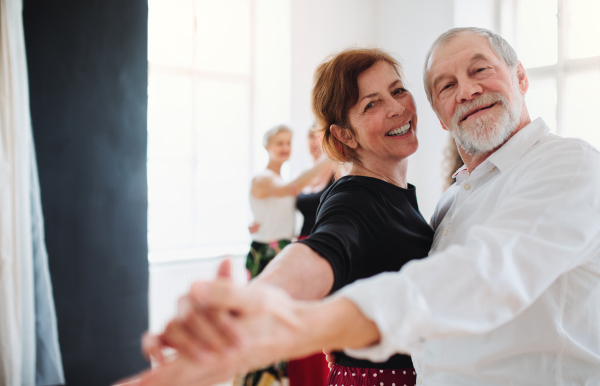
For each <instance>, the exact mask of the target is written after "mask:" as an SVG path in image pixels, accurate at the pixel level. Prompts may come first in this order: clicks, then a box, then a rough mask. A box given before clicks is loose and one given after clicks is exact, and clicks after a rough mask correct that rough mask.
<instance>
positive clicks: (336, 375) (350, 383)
mask: <svg viewBox="0 0 600 386" xmlns="http://www.w3.org/2000/svg"><path fill="white" fill-rule="evenodd" d="M416 384H417V374H416V372H415V369H413V368H412V367H411V368H408V369H365V368H361V367H346V366H341V365H338V364H335V365H333V368H332V369H331V371H330V372H329V378H327V386H415V385H416Z"/></svg>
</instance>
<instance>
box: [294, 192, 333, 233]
mask: <svg viewBox="0 0 600 386" xmlns="http://www.w3.org/2000/svg"><path fill="white" fill-rule="evenodd" d="M332 183H333V182H332V181H329V184H327V186H326V187H325V188H324V189H323V190H321V191H319V192H315V193H308V194H303V193H302V194H300V195H299V196H298V198H297V199H296V208H298V210H299V211H300V213H302V216H303V217H304V222H303V223H302V230H301V231H300V236H308V235H310V231H311V229H313V227H314V226H315V221H316V220H317V209H318V208H319V204H320V203H321V195H322V194H323V192H325V190H327V189H328V188H329V187H330V186H331V184H332Z"/></svg>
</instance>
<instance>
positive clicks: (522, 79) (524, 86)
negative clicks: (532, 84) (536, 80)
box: [517, 60, 529, 95]
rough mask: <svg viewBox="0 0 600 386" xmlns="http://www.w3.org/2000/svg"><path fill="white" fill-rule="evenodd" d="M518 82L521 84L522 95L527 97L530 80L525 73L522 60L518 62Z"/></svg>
mask: <svg viewBox="0 0 600 386" xmlns="http://www.w3.org/2000/svg"><path fill="white" fill-rule="evenodd" d="M517 80H518V82H519V90H520V91H521V95H525V94H526V93H527V90H529V78H528V77H527V72H525V68H523V64H522V63H521V61H520V60H519V61H517Z"/></svg>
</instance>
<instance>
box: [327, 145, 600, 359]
mask: <svg viewBox="0 0 600 386" xmlns="http://www.w3.org/2000/svg"><path fill="white" fill-rule="evenodd" d="M582 147H583V145H581V144H578V143H571V144H570V145H569V146H564V147H563V148H562V149H561V152H560V157H554V158H553V159H550V157H547V159H545V160H543V162H542V160H540V162H539V163H538V164H536V165H534V166H535V167H534V168H532V169H531V170H526V171H525V172H524V173H522V174H521V175H519V180H518V183H517V184H515V185H514V186H512V187H508V188H507V189H506V194H507V195H508V196H507V197H506V199H505V200H503V203H502V204H501V205H500V204H499V205H498V207H497V208H495V210H494V212H493V213H492V215H491V216H490V217H489V218H488V219H487V221H485V223H484V224H481V225H478V226H475V227H473V228H472V229H470V231H469V234H468V236H467V238H466V240H465V242H464V243H463V244H461V245H453V246H450V247H449V248H448V249H446V250H445V251H442V252H440V253H436V254H434V255H431V256H429V257H428V258H425V259H422V260H418V261H413V262H410V263H409V264H407V265H405V266H404V267H403V268H402V270H401V271H400V272H398V273H385V274H381V275H378V276H376V277H373V278H369V279H365V280H361V281H358V282H356V283H354V284H351V285H350V286H348V287H346V288H344V289H342V290H341V291H340V292H339V293H338V294H339V295H338V296H343V297H346V298H347V299H350V300H352V301H353V302H354V303H355V304H357V305H358V306H359V308H360V309H361V311H362V312H363V314H364V315H366V316H367V317H368V318H370V319H372V320H374V321H375V322H376V323H377V326H378V328H379V331H380V332H381V336H382V337H381V343H380V345H378V346H377V347H373V348H372V349H370V350H365V351H363V352H362V353H358V352H354V353H353V354H354V355H359V356H361V357H366V358H368V359H370V360H374V361H380V360H383V359H385V358H387V357H389V355H391V354H393V353H395V352H399V351H400V352H415V351H417V350H419V349H420V348H421V347H422V345H423V342H425V341H428V340H435V339H441V338H446V337H451V336H458V335H463V334H480V333H486V332H488V331H491V330H493V329H495V328H497V327H498V326H500V325H502V324H503V323H506V322H508V321H510V320H512V319H514V318H515V317H517V316H518V315H519V314H520V313H522V312H523V311H524V310H525V309H527V308H528V307H529V306H530V305H531V304H532V303H533V302H535V301H536V300H537V299H538V297H539V296H540V295H541V294H542V293H543V292H544V291H545V290H547V289H548V288H549V287H550V286H551V285H552V283H554V282H555V281H556V279H557V278H558V277H559V276H560V275H562V274H564V273H565V272H568V271H570V270H572V269H574V268H576V267H578V266H580V265H582V264H585V263H586V262H588V261H589V260H590V259H591V258H592V257H594V256H597V255H598V251H600V221H598V219H599V218H600V196H599V193H598V192H600V173H598V170H600V155H599V154H598V152H597V151H592V150H591V149H590V148H587V149H583V150H586V151H582ZM474 210H475V209H474ZM383 288H385V289H386V293H387V295H386V296H381V292H382V289H383Z"/></svg>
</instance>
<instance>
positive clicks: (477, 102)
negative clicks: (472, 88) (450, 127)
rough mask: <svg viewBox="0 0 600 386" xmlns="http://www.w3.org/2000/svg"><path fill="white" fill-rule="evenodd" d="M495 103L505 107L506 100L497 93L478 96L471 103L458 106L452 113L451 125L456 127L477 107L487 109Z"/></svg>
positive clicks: (502, 95)
mask: <svg viewBox="0 0 600 386" xmlns="http://www.w3.org/2000/svg"><path fill="white" fill-rule="evenodd" d="M496 102H500V103H501V105H502V106H506V105H507V103H508V99H507V98H506V96H505V95H504V94H501V93H499V92H494V93H490V94H483V95H480V96H478V97H477V98H475V99H473V100H472V101H470V102H466V103H464V104H462V105H460V106H459V107H458V108H457V109H456V111H454V115H453V116H452V123H453V124H454V126H457V125H458V124H460V122H461V121H462V120H463V119H464V118H465V117H466V115H467V114H468V113H469V112H470V111H471V110H473V109H476V108H479V107H487V106H490V105H492V104H494V103H496Z"/></svg>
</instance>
